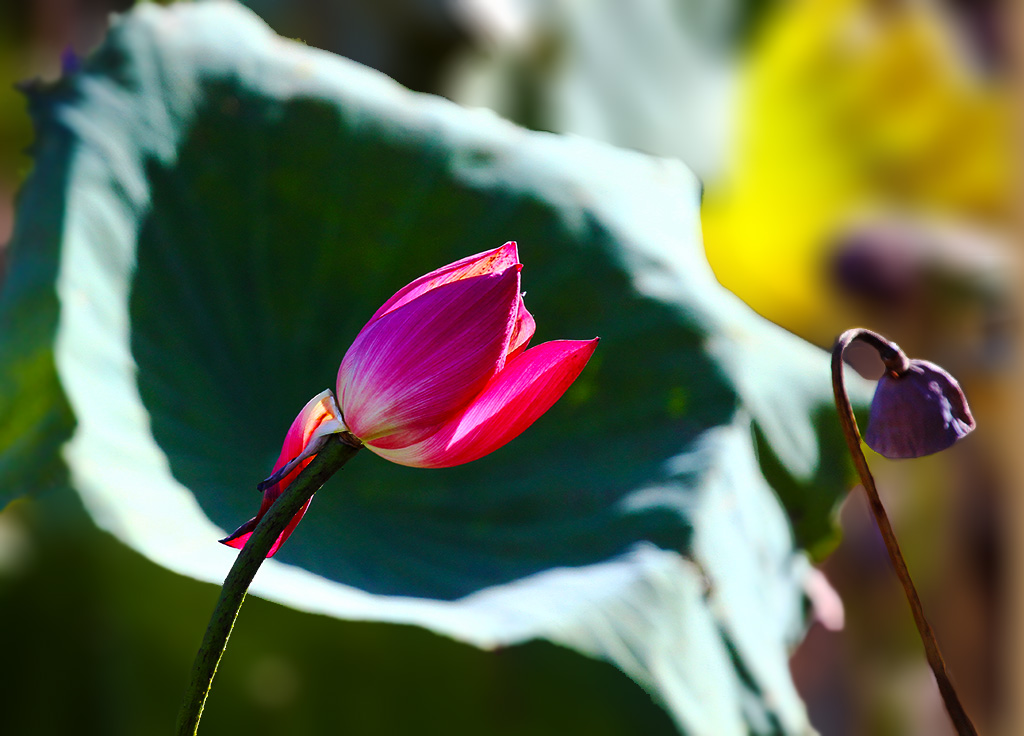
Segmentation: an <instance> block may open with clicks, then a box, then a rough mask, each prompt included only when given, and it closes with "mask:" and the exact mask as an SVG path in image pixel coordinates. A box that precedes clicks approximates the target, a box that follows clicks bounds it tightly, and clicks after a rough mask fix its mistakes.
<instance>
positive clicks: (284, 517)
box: [178, 434, 359, 736]
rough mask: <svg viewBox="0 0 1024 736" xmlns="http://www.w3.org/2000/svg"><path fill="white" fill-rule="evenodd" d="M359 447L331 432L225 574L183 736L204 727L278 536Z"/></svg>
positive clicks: (182, 720) (184, 710)
mask: <svg viewBox="0 0 1024 736" xmlns="http://www.w3.org/2000/svg"><path fill="white" fill-rule="evenodd" d="M358 451H359V446H357V445H353V444H350V442H349V441H346V439H345V437H344V436H343V435H337V434H334V435H330V437H329V439H328V441H327V442H326V444H325V445H324V448H323V449H322V450H320V452H319V453H317V455H316V456H315V457H314V458H313V460H312V461H311V462H310V463H309V465H307V466H306V468H305V469H304V470H303V471H302V472H301V473H300V474H299V477H298V478H296V479H295V480H294V481H293V482H292V483H291V485H289V486H288V488H286V489H285V491H284V493H282V494H281V496H280V497H279V498H278V499H277V501H275V502H274V505H273V506H271V507H270V510H269V511H268V512H267V513H266V515H265V516H264V517H263V518H262V519H260V523H259V524H257V525H256V529H255V530H254V531H253V533H252V536H251V537H249V541H248V542H246V544H245V546H244V547H243V548H242V549H241V551H240V552H239V553H238V557H236V558H235V563H234V564H233V565H232V566H231V570H230V571H229V572H228V576H227V577H226V578H225V579H224V586H223V588H221V591H220V598H218V599H217V605H216V606H215V607H214V609H213V615H212V616H211V617H210V625H209V626H208V627H207V629H206V634H205V635H204V636H203V643H202V644H201V645H200V646H199V652H198V653H197V654H196V659H195V662H194V663H193V665H192V676H191V678H190V679H189V683H188V689H187V690H186V691H185V700H184V702H183V703H182V706H181V711H180V712H179V714H178V734H179V736H195V734H196V732H197V731H198V730H199V719H200V718H201V717H202V715H203V706H204V705H205V704H206V697H207V696H208V695H209V693H210V686H211V685H212V684H213V676H214V675H215V674H217V665H218V664H219V663H220V658H221V656H223V654H224V649H225V648H227V645H228V637H229V636H231V629H232V628H233V627H234V625H235V618H236V617H237V616H238V610H239V609H240V608H241V607H242V601H244V600H245V594H246V591H247V590H248V589H249V585H250V584H251V583H252V580H253V578H254V577H256V572H257V571H258V570H259V569H260V565H262V564H263V561H264V560H265V559H266V557H267V552H269V551H270V548H271V547H272V546H273V544H274V540H276V539H277V538H278V536H280V534H281V532H282V531H284V528H285V527H286V526H288V522H289V521H291V519H292V517H294V516H295V514H296V513H298V511H299V509H301V508H302V506H303V504H305V503H306V501H308V500H309V499H310V498H312V496H313V494H314V493H316V492H317V491H318V490H319V489H320V487H321V486H322V485H323V484H324V483H325V482H326V481H327V479H328V478H330V477H331V476H332V475H334V473H336V472H337V471H338V470H340V469H341V468H342V466H343V465H344V464H345V463H347V462H348V461H349V460H350V459H351V458H352V456H353V455H355V454H356V452H358Z"/></svg>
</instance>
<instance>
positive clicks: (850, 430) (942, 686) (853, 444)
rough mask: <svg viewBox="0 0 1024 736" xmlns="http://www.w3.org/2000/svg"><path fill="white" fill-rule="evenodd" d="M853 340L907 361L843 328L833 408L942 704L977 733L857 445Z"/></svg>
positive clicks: (861, 332)
mask: <svg viewBox="0 0 1024 736" xmlns="http://www.w3.org/2000/svg"><path fill="white" fill-rule="evenodd" d="M854 340H861V341H862V342H866V343H868V344H869V345H871V346H872V347H874V348H875V349H876V350H878V354H879V355H880V356H881V358H882V361H883V362H884V363H885V366H886V370H889V371H892V372H894V373H896V374H899V373H902V372H904V371H906V370H907V367H908V365H909V361H908V360H907V356H906V355H904V353H903V351H902V350H900V348H899V346H898V345H896V344H895V343H893V342H890V341H889V340H886V339H885V338H884V337H882V336H881V335H879V334H878V333H877V332H872V331H871V330H866V329H863V328H855V329H852V330H847V331H846V332H844V333H843V334H842V335H840V336H839V339H838V340H836V344H835V346H834V347H833V348H832V391H833V394H834V395H835V401H836V409H838V411H839V422H840V424H841V425H842V427H843V434H844V435H845V437H846V444H847V446H848V447H849V449H850V455H851V456H852V457H853V464H854V466H855V467H856V468H857V474H858V475H859V476H860V480H861V483H862V484H863V486H864V493H865V494H866V495H867V497H868V505H869V506H870V507H871V513H872V514H873V515H874V517H875V523H877V524H878V531H879V532H881V534H882V539H883V540H884V541H885V548H886V550H887V551H888V552H889V560H890V562H892V566H893V568H894V569H895V571H896V577H898V578H899V581H900V585H902V586H903V592H904V593H905V594H906V596H907V602H908V603H909V604H910V611H911V613H912V614H913V616H914V623H915V624H916V625H917V631H918V633H919V634H920V636H921V643H922V644H924V652H925V656H926V657H927V658H928V664H929V666H930V667H931V668H932V673H933V674H934V675H935V681H936V683H937V684H938V686H939V692H940V693H941V695H942V701H943V702H944V703H945V705H946V711H947V712H948V713H949V717H950V720H952V721H953V725H954V726H955V727H956V732H957V734H958V736H977V734H978V731H977V729H975V728H974V724H973V723H971V719H970V718H969V717H968V715H967V711H965V710H964V707H963V704H962V703H961V702H960V698H959V696H958V695H957V693H956V688H954V687H953V681H952V680H951V679H950V677H949V673H948V672H947V671H946V663H945V661H944V660H943V658H942V652H941V651H940V650H939V642H938V640H936V638H935V633H934V632H933V631H932V627H931V626H930V625H929V623H928V620H927V619H926V618H925V616H924V607H923V606H922V605H921V599H920V597H919V596H918V595H917V589H916V588H915V587H914V582H913V581H912V580H911V579H910V571H909V570H908V569H907V563H906V562H905V561H904V559H903V553H902V552H901V551H900V545H899V542H897V541H896V534H895V532H893V529H892V525H891V524H890V523H889V516H888V515H887V514H886V513H885V506H883V505H882V499H881V498H879V496H878V488H877V487H876V486H875V479H874V476H872V475H871V470H870V469H869V468H868V461H867V458H865V457H864V452H863V451H862V450H861V447H860V430H859V429H858V428H857V419H856V417H855V416H854V413H853V407H852V406H851V405H850V397H849V395H848V394H847V392H846V385H845V384H844V382H843V352H844V351H845V350H846V348H847V346H849V344H850V343H851V342H853V341H854Z"/></svg>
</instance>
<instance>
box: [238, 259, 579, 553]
mask: <svg viewBox="0 0 1024 736" xmlns="http://www.w3.org/2000/svg"><path fill="white" fill-rule="evenodd" d="M521 269H522V264H520V263H519V255H518V253H517V250H516V244H515V242H508V243H505V245H503V246H501V247H500V248H496V249H494V250H491V251H487V252H485V253H479V254H477V255H475V256H470V257H469V258H464V259H462V260H461V261H456V262H455V263H451V264H449V265H447V266H444V267H443V268H439V269H438V270H436V271H433V272H431V273H428V274H427V275H425V276H421V277H420V278H418V279H416V280H415V281H413V282H412V283H411V284H409V285H407V286H405V287H404V288H402V289H400V290H399V291H398V292H397V293H396V294H395V295H394V296H393V297H391V298H390V299H388V300H387V301H386V302H385V303H384V304H383V306H381V308H380V309H378V310H377V312H376V313H375V314H374V315H373V316H372V317H371V318H370V321H369V322H367V323H366V325H365V326H364V327H363V329H362V330H361V331H360V332H359V334H358V335H357V336H356V339H355V340H354V341H353V343H352V346H351V347H350V348H349V350H348V352H347V353H346V354H345V357H344V359H343V360H342V361H341V367H340V368H339V369H338V382H337V404H335V403H334V400H333V398H332V397H331V396H330V392H329V391H327V392H325V393H324V394H321V395H320V396H318V397H316V398H314V399H313V401H311V402H310V403H309V404H307V406H306V408H305V409H303V411H302V412H301V413H300V414H299V416H298V417H296V419H295V422H294V423H293V424H292V428H291V429H290V430H289V432H288V435H287V436H286V437H285V443H284V447H282V449H281V456H280V458H278V461H277V464H276V465H275V466H274V469H275V471H278V470H281V469H282V468H285V469H286V470H288V475H287V476H286V477H285V478H283V479H281V480H280V481H279V482H277V483H274V484H273V485H271V486H270V487H268V488H267V489H266V491H265V494H264V498H263V504H262V506H261V507H260V513H259V514H258V515H257V517H256V518H255V519H253V520H252V521H250V522H248V523H247V524H245V525H243V526H242V527H240V528H239V529H238V530H237V531H236V532H235V533H234V534H232V535H231V536H230V537H228V538H227V539H225V540H222V541H223V542H224V543H225V544H227V545H229V546H232V547H241V546H242V545H244V544H245V541H246V540H247V539H248V535H249V533H251V531H252V529H253V528H255V525H256V523H257V522H258V521H259V519H260V517H261V516H262V515H263V514H264V513H266V511H267V510H268V509H269V508H270V506H271V505H272V504H273V501H274V500H275V499H276V498H277V497H278V496H279V495H280V494H281V492H282V491H283V490H284V488H285V487H286V486H287V484H288V483H290V482H291V480H292V479H293V478H294V477H295V476H296V475H297V474H298V472H299V471H300V470H301V469H302V467H304V466H305V464H307V463H308V462H309V460H310V459H312V456H313V455H314V454H315V446H314V445H311V443H312V442H313V441H314V440H315V439H316V438H317V437H322V436H323V435H324V434H326V433H332V432H348V433H349V434H350V435H352V436H354V437H355V438H356V439H358V440H359V441H360V442H362V443H363V444H364V445H365V446H366V447H367V448H369V449H370V450H371V451H372V452H374V453H376V454H378V455H380V456H381V457H383V458H385V459H387V460H391V461H392V462H395V463H399V464H400V465H408V466H412V467H417V468H445V467H450V466H453V465H461V464H462V463H468V462H470V461H472V460H476V459H477V458H480V457H483V456H484V455H486V454H488V453H490V452H493V451H494V450H497V449H498V448H499V447H501V446H502V445H504V444H506V443H507V442H509V441H511V440H513V439H514V438H516V437H517V436H519V434H521V433H522V432H523V430H525V429H526V428H527V427H529V426H530V425H531V424H533V423H534V422H535V421H536V420H537V419H538V418H539V417H540V415H541V414H543V413H544V412H545V411H547V410H548V409H549V408H551V406H552V404H554V403H555V402H556V401H557V400H558V399H559V398H560V397H561V396H562V394H563V393H565V390H566V389H567V388H568V387H569V386H570V384H572V382H573V381H574V380H576V377H577V376H578V375H579V374H580V371H582V370H583V367H584V366H585V365H586V364H587V361H588V360H589V359H590V356H591V355H592V354H593V352H594V349H595V348H596V347H597V338H595V339H593V340H555V341H552V342H546V343H542V344H541V345H537V346H535V347H532V348H530V349H527V346H528V345H529V342H530V339H531V338H532V337H533V332H534V329H535V326H536V323H535V322H534V319H533V316H532V315H531V314H530V313H529V312H528V311H527V310H526V306H525V304H524V303H523V298H522V295H521V294H520V280H519V272H520V270H521ZM307 455H308V457H307ZM296 460H299V461H300V462H298V463H296ZM289 463H294V469H288V468H286V466H287V465H288V464H289ZM303 511H304V510H303ZM301 515H302V512H300V513H299V514H298V515H296V517H295V519H293V520H292V522H291V524H290V525H289V527H288V528H287V529H286V530H285V532H284V533H283V534H282V535H281V537H280V538H279V539H278V541H277V543H276V544H275V547H274V548H273V549H272V550H271V554H273V552H275V551H276V550H277V548H278V547H279V546H280V545H281V543H282V542H283V541H284V540H285V539H286V538H287V536H288V535H289V534H290V533H291V530H292V529H294V527H295V525H296V524H297V523H298V520H299V518H301Z"/></svg>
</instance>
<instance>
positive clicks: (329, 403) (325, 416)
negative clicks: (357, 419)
mask: <svg viewBox="0 0 1024 736" xmlns="http://www.w3.org/2000/svg"><path fill="white" fill-rule="evenodd" d="M345 429H346V427H345V424H344V423H343V422H342V421H341V416H340V411H339V410H338V405H337V403H336V402H335V401H334V395H333V394H332V393H331V391H330V389H327V390H326V391H323V392H322V393H319V394H317V395H316V396H314V397H313V398H312V399H310V400H309V401H308V402H307V403H306V405H305V406H304V407H303V408H302V411H300V412H299V415H298V416H297V417H295V421H293V422H292V426H291V427H289V429H288V433H287V434H286V435H285V436H284V443H282V445H281V454H280V455H279V456H278V458H277V462H276V463H274V471H277V470H280V469H281V468H283V467H284V466H285V465H286V464H288V463H289V462H291V461H292V460H293V459H294V458H296V457H298V456H300V455H302V454H303V452H305V451H306V449H307V448H308V447H309V446H310V444H311V443H312V442H313V441H314V440H316V439H318V438H319V437H322V436H324V435H326V434H332V433H334V432H342V431H344V430H345ZM312 460H313V455H312V454H310V455H309V457H307V458H305V459H303V460H301V461H300V462H299V463H298V464H297V465H296V466H295V469H294V470H292V471H291V472H290V473H289V474H288V475H286V476H285V477H284V478H283V479H282V480H281V481H279V482H278V483H275V484H274V485H272V486H270V487H269V488H267V489H266V490H265V491H264V492H263V501H262V502H261V503H260V510H259V512H258V513H257V514H256V516H255V517H253V518H252V519H250V520H249V521H247V522H246V523H244V524H242V526H240V527H238V529H236V530H235V531H234V532H233V533H232V534H231V535H230V536H228V537H226V538H225V539H222V540H220V541H221V543H222V544H226V545H227V546H228V547H234V548H235V549H241V548H242V547H244V546H245V543H246V542H248V541H249V537H250V536H252V533H253V531H254V530H255V529H256V525H257V524H258V523H259V521H260V519H262V518H263V516H264V514H266V513H267V512H268V511H269V510H270V507H271V506H273V505H274V501H276V500H277V499H278V497H279V496H280V495H281V494H282V493H284V490H285V488H287V487H288V486H289V484H291V482H292V481H294V480H295V479H296V478H297V477H298V475H299V473H301V472H302V469H303V468H305V467H306V466H307V465H309V463H310V462H311V461H312ZM310 500H312V499H310ZM307 508H309V501H307V502H306V503H305V505H303V507H302V508H301V509H300V510H299V512H298V513H297V514H295V516H293V517H292V520H291V521H290V522H288V526H287V527H285V529H284V531H283V532H281V535H280V536H279V537H278V538H277V541H276V542H274V545H273V546H272V547H271V548H270V551H269V552H268V553H267V557H273V556H274V553H276V552H277V550H278V549H280V547H281V545H282V544H284V540H286V539H287V538H288V537H289V536H290V535H291V533H292V532H293V531H294V530H295V527H296V525H297V524H298V523H299V521H300V520H301V519H302V515H303V514H305V513H306V509H307Z"/></svg>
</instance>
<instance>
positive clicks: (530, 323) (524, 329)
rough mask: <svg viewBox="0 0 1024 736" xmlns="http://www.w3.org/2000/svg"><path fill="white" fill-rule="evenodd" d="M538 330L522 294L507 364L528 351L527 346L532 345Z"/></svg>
mask: <svg viewBox="0 0 1024 736" xmlns="http://www.w3.org/2000/svg"><path fill="white" fill-rule="evenodd" d="M536 329H537V321H536V320H535V319H534V318H533V315H532V314H530V313H529V312H528V311H527V310H526V304H525V303H524V302H523V296H522V294H520V295H519V309H518V311H517V312H516V326H515V328H514V329H513V330H512V338H511V339H510V340H509V343H508V358H507V360H506V362H507V361H509V360H512V358H514V357H516V356H517V355H519V354H520V353H521V352H523V351H524V350H526V346H527V345H529V344H530V340H531V339H532V338H533V333H534V331H535V330H536Z"/></svg>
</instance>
